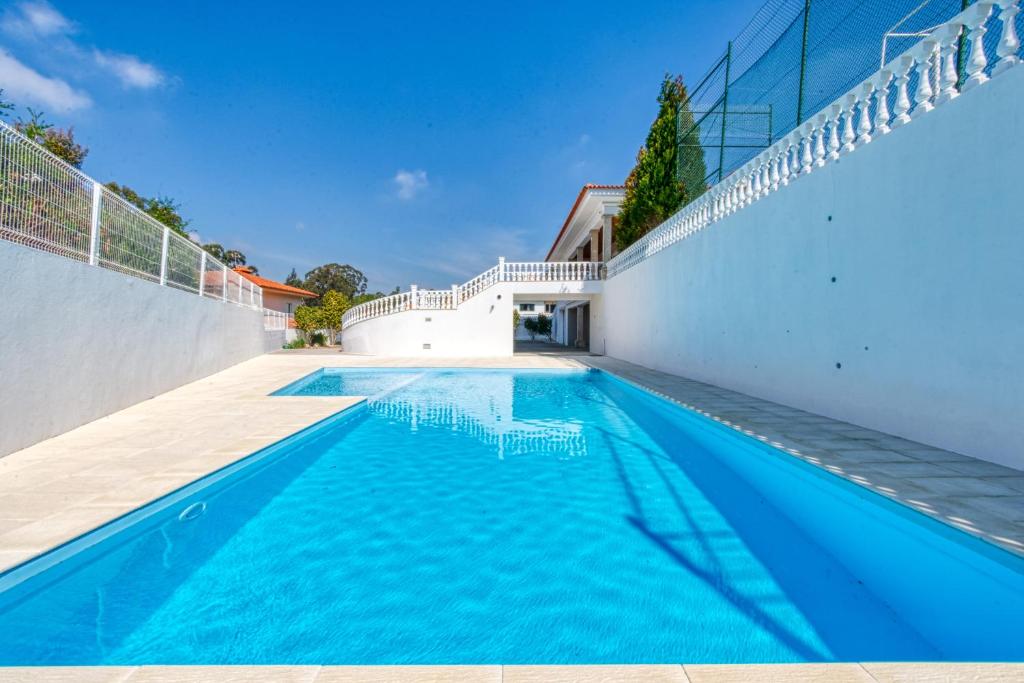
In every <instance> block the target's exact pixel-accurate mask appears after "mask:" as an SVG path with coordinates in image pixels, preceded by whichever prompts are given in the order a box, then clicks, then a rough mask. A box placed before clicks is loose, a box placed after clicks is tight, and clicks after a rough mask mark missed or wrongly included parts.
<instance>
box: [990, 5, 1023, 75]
mask: <svg viewBox="0 0 1024 683" xmlns="http://www.w3.org/2000/svg"><path fill="white" fill-rule="evenodd" d="M996 5H997V6H998V7H999V21H1000V22H1001V23H1002V24H1003V31H1002V33H1001V34H1000V35H999V45H998V46H997V47H996V56H997V57H998V58H999V61H998V62H996V65H995V67H993V69H992V75H993V76H998V75H999V74H1001V73H1003V72H1004V71H1006V70H1007V69H1009V68H1010V67H1013V66H1016V65H1017V64H1019V63H1020V57H1018V56H1017V52H1018V51H1019V50H1020V39H1019V38H1018V37H1017V26H1016V23H1015V22H1016V21H1017V13H1018V12H1020V7H1018V6H1017V5H1018V0H996Z"/></svg>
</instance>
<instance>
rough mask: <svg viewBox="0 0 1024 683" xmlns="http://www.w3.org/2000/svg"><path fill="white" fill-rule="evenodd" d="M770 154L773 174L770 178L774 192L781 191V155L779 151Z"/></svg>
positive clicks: (771, 172)
mask: <svg viewBox="0 0 1024 683" xmlns="http://www.w3.org/2000/svg"><path fill="white" fill-rule="evenodd" d="M769 154H770V155H771V157H770V160H769V162H768V164H769V166H770V169H769V172H770V174H771V175H770V177H771V181H772V192H774V191H775V190H777V189H779V163H780V162H779V153H778V151H777V150H776V151H771V150H769Z"/></svg>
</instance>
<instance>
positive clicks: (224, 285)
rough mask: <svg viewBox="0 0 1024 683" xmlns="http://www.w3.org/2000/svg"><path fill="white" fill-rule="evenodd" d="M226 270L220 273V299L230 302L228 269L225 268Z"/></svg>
mask: <svg viewBox="0 0 1024 683" xmlns="http://www.w3.org/2000/svg"><path fill="white" fill-rule="evenodd" d="M223 268H224V270H222V271H221V272H220V277H221V286H220V298H221V299H222V300H223V301H227V300H228V267H227V266H223Z"/></svg>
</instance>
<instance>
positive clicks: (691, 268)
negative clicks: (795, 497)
mask: <svg viewBox="0 0 1024 683" xmlns="http://www.w3.org/2000/svg"><path fill="white" fill-rule="evenodd" d="M1022 103H1024V66H1019V67H1016V68H1014V69H1012V70H1011V71H1010V72H1008V73H1006V74H1003V75H1001V76H1000V77H998V78H996V79H994V80H993V81H991V82H989V83H986V84H984V85H982V86H980V87H979V88H977V89H976V90H973V91H971V92H970V93H967V94H966V95H964V96H961V97H959V98H957V99H956V100H954V101H952V102H949V103H947V104H945V105H943V106H942V107H939V108H938V109H936V110H935V111H933V112H930V113H929V114H927V115H926V116H923V117H922V118H920V119H918V120H915V121H912V122H911V123H910V124H908V125H906V126H905V127H902V128H899V129H896V130H894V131H892V132H891V133H889V134H888V135H886V136H884V137H882V138H879V139H876V140H874V141H873V142H871V143H870V144H868V145H866V146H864V147H862V148H860V149H857V150H855V151H854V152H852V153H850V154H849V155H848V156H844V157H843V158H842V159H841V160H840V161H839V162H838V163H832V164H828V165H826V166H825V167H823V168H818V169H815V170H814V171H813V172H812V173H811V174H810V175H807V176H801V177H799V178H797V179H796V180H795V181H794V182H793V183H791V184H790V185H789V186H788V187H786V188H783V189H781V190H780V191H778V192H774V193H772V194H770V195H769V196H767V197H764V198H762V199H760V200H759V201H757V202H754V203H753V204H752V205H750V206H747V207H745V208H742V209H740V210H739V211H737V212H736V213H734V214H732V215H731V216H729V217H727V218H724V219H722V220H721V221H719V222H717V223H715V224H713V225H711V226H709V227H708V228H706V229H704V230H702V231H700V232H698V233H696V234H694V235H692V236H690V237H689V238H687V239H684V240H682V241H681V242H679V243H677V244H675V245H672V246H670V247H668V248H666V249H664V250H663V251H661V252H659V253H657V254H656V255H654V256H652V257H650V258H648V259H647V260H645V261H643V262H642V263H640V264H639V265H637V266H634V267H633V268H630V269H628V270H626V271H624V272H623V273H621V274H619V275H617V276H615V277H613V278H612V279H610V280H608V281H606V282H605V283H604V296H603V297H602V298H603V304H602V305H603V307H604V311H603V317H604V319H605V320H606V321H607V324H606V326H605V328H606V329H605V331H604V332H603V335H604V337H605V339H604V343H605V351H606V353H607V354H608V355H610V356H615V357H617V358H622V359H625V360H628V361H631V362H634V363H637V364H640V365H644V366H647V367H651V368H655V369H658V370H663V371H666V372H670V373H675V374H679V375H684V376H686V377H692V378H694V379H698V380H702V381H706V382H710V383H712V384H717V385H719V386H723V387H728V388H731V389H735V390H738V391H741V392H745V393H748V394H753V395H755V396H760V397H763V398H767V399H770V400H774V401H778V402H780V403H785V404H788V405H792V406H796V407H800V408H804V409H807V410H810V411H813V412H816V413H821V414H824V415H828V416H831V417H834V418H838V419H842V420H846V421H849V422H853V423H856V424H860V425H863V426H866V427H871V428H875V429H879V430H881V431H884V432H888V433H891V434H896V435H899V436H903V437H906V438H910V439H913V440H917V441H922V442H924V443H928V444H933V445H935V446H939V447H942V448H947V449H951V450H954V451H958V452H960V453H965V454H968V455H972V456H976V457H980V458H984V459H987V460H991V461H993V462H998V463H1002V464H1006V465H1010V466H1013V467H1017V468H1021V469H1024V361H1022V358H1021V352H1022V349H1024V221H1022V219H1021V199H1020V198H1021V190H1020V188H1021V168H1022V166H1024V105H1022ZM833 278H834V281H833ZM595 303H598V302H595ZM594 342H595V345H594V348H597V349H600V348H601V346H600V344H601V342H600V340H598V339H596V338H594Z"/></svg>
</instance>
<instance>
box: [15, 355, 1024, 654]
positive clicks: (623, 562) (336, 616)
mask: <svg viewBox="0 0 1024 683" xmlns="http://www.w3.org/2000/svg"><path fill="white" fill-rule="evenodd" d="M340 374H341V375H343V376H341V377H336V376H334V375H333V374H332V373H318V374H317V375H314V376H313V377H312V378H308V380H309V381H308V382H307V383H306V384H302V383H301V382H300V383H297V384H296V385H295V386H292V387H291V388H289V389H287V390H286V391H285V393H289V392H291V391H298V392H300V393H301V392H308V391H320V392H325V393H331V392H335V393H337V392H339V391H340V392H349V391H354V388H355V387H361V390H360V391H359V392H358V393H360V394H379V391H380V390H386V389H387V388H388V387H391V388H392V391H391V392H390V393H385V394H384V395H378V396H377V398H376V399H374V400H373V401H371V402H370V403H369V404H364V405H363V406H361V407H358V408H356V409H352V410H349V411H346V412H345V413H343V414H341V415H339V416H337V417H335V418H332V419H330V420H328V421H326V422H324V423H323V424H321V425H319V426H317V427H315V428H313V429H311V430H308V431H307V432H306V433H304V434H301V435H299V436H298V437H293V438H291V439H289V440H286V441H285V442H283V443H282V444H280V445H279V446H276V447H272V448H271V449H268V450H266V451H264V452H262V453H259V454H256V455H254V456H252V458H251V459H250V460H249V461H248V462H245V463H243V464H242V466H237V467H233V468H231V469H229V470H226V471H224V472H221V473H219V474H218V475H215V476H213V477H210V478H208V479H207V480H204V481H201V482H200V483H199V484H196V485H193V486H192V488H190V489H186V490H183V491H182V492H180V493H179V494H172V495H171V496H169V497H167V498H166V499H164V500H162V501H158V503H157V504H154V505H152V506H149V507H148V508H143V509H141V510H140V511H137V512H136V513H133V515H132V516H130V517H129V518H126V519H124V520H122V521H121V522H120V523H117V524H115V525H114V526H112V527H110V528H108V529H103V530H101V533H100V534H98V535H95V536H91V537H85V538H83V539H81V540H79V541H78V542H73V543H72V544H70V545H68V546H67V547H65V548H63V549H59V550H58V551H57V552H56V553H55V554H53V555H51V556H50V557H45V556H44V557H43V558H42V559H41V560H39V561H37V562H36V564H34V565H33V564H30V565H26V566H23V567H21V568H18V569H16V570H14V571H12V572H8V573H7V574H5V575H2V576H0V591H2V592H0V633H2V634H3V638H2V639H0V664H7V665H9V664H190V663H201V664H228V663H257V664H259V663H266V664H271V663H275V664H287V663H296V664H299V663H302V664H317V663H322V664H380V663H402V664H404V663H435V664H437V663H595V662H605V663H609V662H648V663H653V662H802V661H833V660H853V661H857V660H859V661H865V660H868V661H870V660H919V659H927V660H935V659H1000V660H1016V659H1022V658H1024V643H1022V639H1021V638H1020V633H1022V632H1024V569H1022V565H1024V563H1022V562H1021V561H1020V560H1019V559H1018V558H1016V557H1012V556H1010V555H1009V554H1008V553H1005V552H1002V551H999V550H996V549H994V548H992V547H990V546H987V545H986V544H984V543H982V542H980V541H977V540H975V539H971V538H969V537H967V536H965V535H963V534H960V533H959V532H956V531H955V530H952V529H950V528H948V527H945V526H944V525H939V524H937V523H935V522H932V521H930V520H927V519H925V518H924V517H922V516H921V515H918V514H917V513H915V512H913V511H909V510H906V509H904V508H901V507H899V506H897V505H895V504H892V503H890V502H889V501H886V500H884V499H882V498H880V497H878V496H876V495H874V494H871V493H870V492H866V491H864V490H862V489H860V488H859V487H854V486H851V485H849V484H847V483H845V482H843V481H841V480H839V479H837V478H835V477H832V476H831V475H828V474H826V473H822V472H821V471H818V470H816V469H814V468H812V467H810V466H808V465H806V464H804V463H800V462H798V461H796V460H795V459H793V458H791V457H789V456H786V455H784V454H780V453H778V452H776V451H772V450H771V449H768V448H767V447H764V446H763V445H761V444H756V443H754V442H753V441H751V440H749V439H746V438H744V437H741V436H738V435H736V434H734V433H732V432H731V431H730V430H727V429H724V428H722V427H720V426H718V425H715V424H711V423H709V422H708V421H707V420H705V419H704V418H702V417H699V416H694V415H692V414H690V413H688V412H687V411H684V410H682V409H680V408H678V407H675V406H673V405H670V404H668V403H666V402H664V401H661V400H660V399H657V398H654V397H652V396H650V395H648V394H646V393H644V392H641V391H638V390H637V389H635V388H632V387H630V386H628V385H626V384H625V383H623V382H621V381H619V380H617V379H615V378H612V377H610V376H608V375H606V374H604V373H601V372H596V371H590V372H586V371H579V372H574V371H565V372H542V371H512V370H509V371H448V370H434V371H424V370H412V371H408V372H403V373H399V372H391V373H386V372H385V373H373V372H369V373H367V372H364V371H359V372H353V373H352V374H351V375H345V373H340ZM314 386H315V387H318V388H316V389H311V387H314Z"/></svg>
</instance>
